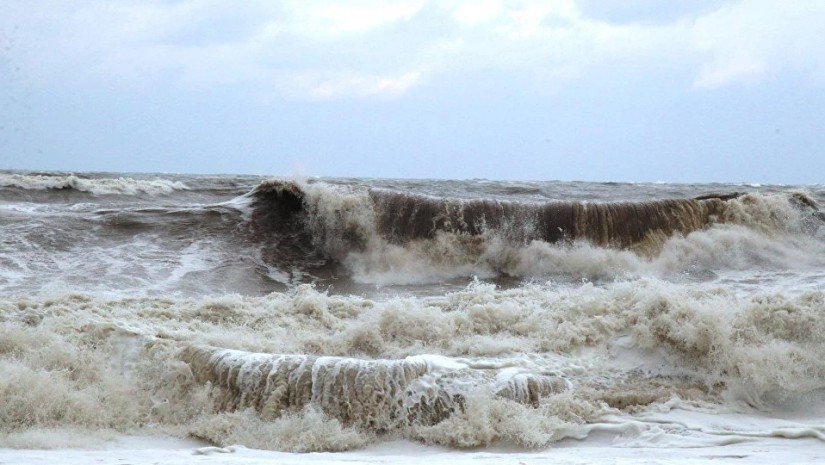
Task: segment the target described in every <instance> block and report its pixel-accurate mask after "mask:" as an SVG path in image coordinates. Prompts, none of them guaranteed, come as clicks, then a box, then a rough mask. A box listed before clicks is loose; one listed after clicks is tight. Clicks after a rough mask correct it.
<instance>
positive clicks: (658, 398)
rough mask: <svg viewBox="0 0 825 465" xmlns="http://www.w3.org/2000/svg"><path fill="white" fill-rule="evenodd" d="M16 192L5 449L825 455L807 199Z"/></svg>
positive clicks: (354, 190)
mask: <svg viewBox="0 0 825 465" xmlns="http://www.w3.org/2000/svg"><path fill="white" fill-rule="evenodd" d="M2 175H3V176H6V177H5V178H0V179H4V181H3V183H2V186H0V198H2V203H0V225H2V230H3V234H2V238H0V290H2V294H0V295H2V296H3V297H2V298H0V372H2V373H3V376H2V377H0V393H2V397H3V401H2V402H0V447H29V448H30V447H34V448H45V447H63V446H84V447H85V446H92V445H95V444H96V441H98V442H102V441H106V440H107V439H109V438H112V437H116V436H118V435H120V434H149V433H151V434H165V435H169V436H177V437H195V438H199V439H202V440H205V441H209V442H210V443H213V444H215V445H220V446H223V445H229V444H242V445H244V446H247V447H251V448H264V449H276V450H288V451H321V450H326V451H340V450H351V449H358V448H362V447H366V446H369V445H371V444H374V443H376V442H381V441H385V440H388V439H393V440H394V439H399V438H400V439H406V440H412V441H421V442H425V443H428V444H439V445H443V446H447V447H454V448H475V447H486V446H494V445H502V444H506V445H514V446H516V447H526V448H541V447H552V446H553V445H554V444H555V443H557V442H558V441H562V440H564V439H565V438H575V439H579V440H587V438H588V437H590V436H591V435H594V434H598V435H600V436H602V435H609V436H610V437H612V438H613V441H614V442H615V444H617V445H618V446H631V447H652V446H657V445H662V444H667V445H668V447H701V446H708V445H720V444H729V443H731V442H737V441H759V440H760V438H768V437H785V438H814V439H819V440H825V436H823V434H822V431H823V429H822V425H821V419H822V418H823V416H825V396H823V395H822V393H823V392H825V368H823V365H822V360H823V359H825V343H823V341H822V337H821V334H823V332H825V318H823V316H822V313H823V309H824V308H825V294H823V292H822V289H823V286H824V285H825V271H823V270H825V228H823V214H822V213H821V212H820V211H819V205H821V204H822V202H823V201H824V200H825V190H823V189H822V188H820V187H817V186H807V187H806V186H759V187H753V186H742V185H670V184H634V185H631V184H619V183H560V182H533V183H529V182H493V181H428V180H409V181H399V180H361V179H329V180H300V179H280V180H268V179H261V178H257V177H248V176H215V177H197V176H160V175H158V176H156V175H148V176H141V175H120V174H84V173H80V174H76V175H67V174H62V173H2ZM72 178H74V179H72ZM61 186H63V187H61ZM164 186H165V187H164ZM726 415H727V416H726ZM719 425H722V426H719ZM565 444H567V445H570V444H573V445H574V446H575V444H577V443H565Z"/></svg>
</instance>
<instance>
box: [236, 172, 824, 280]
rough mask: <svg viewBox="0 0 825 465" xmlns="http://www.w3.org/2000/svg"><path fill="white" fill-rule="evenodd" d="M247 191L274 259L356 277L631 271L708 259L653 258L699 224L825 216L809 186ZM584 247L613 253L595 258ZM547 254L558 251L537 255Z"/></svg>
mask: <svg viewBox="0 0 825 465" xmlns="http://www.w3.org/2000/svg"><path fill="white" fill-rule="evenodd" d="M248 199H249V202H250V205H251V207H252V215H251V220H252V221H251V224H252V227H253V229H255V230H256V231H257V233H258V235H259V237H260V238H261V239H262V240H265V241H270V242H272V243H273V244H275V245H274V246H273V247H270V248H269V250H270V252H271V253H270V255H269V258H270V261H271V262H281V263H283V262H284V257H285V256H287V255H288V254H292V255H290V258H291V263H295V261H296V260H299V259H300V257H307V258H312V259H313V260H315V262H316V263H318V262H320V261H324V260H326V261H330V262H337V263H342V264H343V265H344V266H345V267H347V269H348V272H349V274H350V275H351V276H352V277H353V278H354V279H355V280H356V281H357V282H364V283H376V284H415V283H424V282H440V281H445V280H449V279H452V278H457V277H467V276H480V277H485V278H492V277H496V276H512V277H527V276H537V275H542V274H547V273H548V272H549V273H553V272H554V271H555V272H560V273H562V274H567V275H569V274H571V273H570V272H571V271H572V272H573V273H572V274H573V275H575V276H574V277H575V278H578V277H582V278H590V277H593V276H592V275H593V273H592V272H588V271H586V270H585V269H583V268H582V267H584V268H588V269H589V268H593V267H594V266H595V267H599V268H606V269H612V268H615V265H617V264H618V267H619V268H620V269H623V270H625V271H630V272H634V271H638V270H641V269H643V268H647V269H649V268H651V266H652V268H662V267H665V268H674V267H675V268H678V267H679V266H681V265H679V263H682V262H686V261H688V262H695V261H696V260H704V259H702V258H701V255H704V254H702V253H700V252H701V250H700V249H707V247H706V246H702V247H699V249H697V250H695V251H694V252H695V253H690V254H689V255H688V256H684V254H682V255H683V256H684V258H683V259H682V258H677V261H678V262H679V263H677V264H675V265H673V266H671V265H670V264H668V263H660V264H653V265H651V260H652V261H654V262H655V261H661V260H664V261H667V262H673V256H672V252H673V251H674V250H675V249H679V248H684V244H685V241H686V240H685V239H683V238H687V237H691V236H692V235H693V234H696V233H697V232H700V231H709V230H715V228H719V227H721V226H723V225H731V226H732V227H738V228H741V229H740V230H739V231H738V232H736V233H735V234H732V235H731V234H728V236H735V237H734V239H733V240H735V241H737V242H753V243H755V242H758V241H759V240H758V238H754V237H753V234H757V235H763V236H776V235H779V236H782V235H799V234H803V235H805V234H806V235H812V234H815V233H816V231H818V230H819V227H820V226H821V225H822V220H823V216H822V213H821V212H819V210H818V207H817V205H816V203H815V202H814V201H813V200H812V199H810V198H809V197H807V196H805V195H804V194H801V193H790V194H769V195H762V194H742V193H730V194H708V195H703V196H700V197H696V198H692V199H668V200H648V201H636V202H610V203H590V202H581V201H575V202H564V201H549V202H516V201H506V200H498V199H460V198H441V197H433V196H427V195H420V194H413V193H407V192H399V191H394V190H388V189H381V188H371V189H370V188H366V187H361V186H341V185H329V184H324V183H299V182H293V181H268V182H264V183H262V184H260V185H259V186H258V187H257V188H256V189H254V190H253V191H252V192H251V193H250V194H249V195H248ZM710 235H711V236H718V237H721V236H725V233H724V230H720V231H715V232H714V233H713V234H710ZM717 239H718V238H717ZM717 239H713V238H706V239H700V240H698V241H694V242H708V241H710V242H714V241H716V240H717ZM722 240H729V239H722ZM688 242H689V241H688ZM714 243H715V242H714ZM680 244H681V245H680ZM706 245H707V244H706ZM722 245H724V244H720V248H722V249H724V247H722ZM596 251H600V252H596ZM625 251H627V252H625ZM663 253H664V254H665V255H666V256H665V257H664V258H663V255H662V254H663ZM560 255H564V257H561V258H560V257H559V256H560ZM581 255H598V256H604V257H602V259H599V258H598V257H591V258H593V259H592V260H588V259H586V258H584V259H583V258H582V257H580V256H581ZM722 255H724V256H728V255H729V254H722ZM537 257H538V258H537ZM541 257H545V258H547V260H539V261H541V262H542V263H538V262H537V260H538V259H540V258H541ZM554 257H555V258H554ZM577 257H578V258H577ZM691 257H694V258H691ZM773 259H774V258H772V257H765V258H764V260H767V261H770V260H773ZM560 260H561V261H562V262H565V263H560ZM736 260H739V259H738V258H735V259H734V261H736ZM758 260H763V259H761V258H760V259H758ZM606 261H607V262H611V263H612V264H611V263H606ZM572 262H577V263H578V264H575V263H572ZM585 262H586V263H585ZM588 263H590V265H588ZM605 265H606V266H605ZM576 269H578V270H579V271H578V272H576V271H575V270H576ZM597 274H598V273H597ZM608 274H610V273H608ZM613 275H614V276H615V274H613Z"/></svg>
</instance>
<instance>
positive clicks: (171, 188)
mask: <svg viewBox="0 0 825 465" xmlns="http://www.w3.org/2000/svg"><path fill="white" fill-rule="evenodd" d="M0 187H16V188H18V189H26V190H74V191H78V192H86V193H89V194H94V195H140V194H147V195H163V194H170V193H172V192H175V191H180V190H187V189H188V187H187V186H186V184H184V183H182V182H180V181H170V180H167V179H153V180H143V179H132V178H123V177H121V178H96V179H93V178H83V177H79V176H75V175H73V174H66V175H51V174H50V175H43V174H7V173H0Z"/></svg>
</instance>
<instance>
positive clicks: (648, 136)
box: [0, 0, 825, 184]
mask: <svg viewBox="0 0 825 465" xmlns="http://www.w3.org/2000/svg"><path fill="white" fill-rule="evenodd" d="M823 31H825V1H820V0H793V1H782V0H750V1H721V0H694V1H669V0H622V1H614V0H557V1H556V0H544V1H531V0H523V1H520V0H512V1H510V0H477V1H462V0H454V1H451V0H440V1H434V0H433V1H427V0H409V1H359V0H351V1H345V0H341V1H325V0H319V1H313V0H304V1H263V0H261V1H243V2H232V1H228V0H225V1H217V0H184V1H150V0H145V1H137V0H135V1H128V0H100V1H95V0H88V1H49V0H0V108H1V109H2V110H0V169H29V170H68V171H88V170H93V171H118V172H132V171H140V172H183V173H249V174H272V175H291V174H302V175H307V176H359V177H394V178H395V177H403V178H461V179H464V178H489V179H522V180H531V179H560V180H592V181H673V182H694V181H705V182H710V181H730V182H759V183H786V184H798V183H799V184H819V183H825V153H824V152H823V147H825V45H823V43H825V42H824V41H825V39H823V34H825V32H823Z"/></svg>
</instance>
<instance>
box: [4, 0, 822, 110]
mask: <svg viewBox="0 0 825 465" xmlns="http://www.w3.org/2000/svg"><path fill="white" fill-rule="evenodd" d="M617 3H618V2H612V1H607V0H604V1H598V0H578V1H577V0H557V1H533V0H522V1H511V0H481V1H462V0H451V1H450V0H448V1H427V0H407V1H405V0H400V1H393V2H386V1H372V0H354V1H350V2H337V1H325V0H319V1H313V2H304V1H290V0H285V1H281V2H269V1H250V2H244V3H243V4H236V3H230V2H219V1H211V0H184V1H178V2H170V1H127V0H107V1H100V0H91V1H83V2H37V3H36V4H32V3H30V2H24V1H5V2H3V3H2V4H0V13H2V14H0V28H2V31H3V35H2V36H1V37H2V39H0V40H3V42H4V43H5V46H4V47H2V49H0V54H2V57H3V62H5V63H6V66H7V67H12V66H13V67H15V68H16V69H20V70H22V71H21V72H22V73H25V75H26V77H27V78H28V80H30V81H31V82H32V83H33V84H32V85H49V86H54V85H57V86H62V87H65V88H78V87H80V88H84V87H103V88H113V89H117V90H123V89H133V90H136V91H140V90H142V89H153V88H157V87H167V86H172V87H173V88H175V89H183V90H191V91H209V90H213V89H221V88H224V87H227V86H228V87H232V86H237V87H249V88H254V89H255V91H254V92H253V94H254V96H255V97H256V98H259V99H264V100H267V99H287V100H310V101H313V100H336V99H362V98H367V99H376V98H377V99H397V98H401V97H404V96H407V95H409V94H414V93H416V92H421V91H422V89H427V88H429V87H433V86H437V85H438V83H439V82H444V81H450V82H460V81H461V80H463V79H470V80H471V79H472V76H473V75H474V74H475V73H479V72H496V73H502V74H504V75H511V76H514V77H515V76H517V77H518V79H521V80H524V79H526V81H527V82H529V83H530V85H531V86H534V88H535V90H536V91H538V92H547V93H554V92H560V91H563V89H564V88H565V87H566V86H568V85H570V84H571V83H575V82H576V81H579V80H586V79H594V78H598V77H599V76H601V75H605V74H607V73H613V74H615V73H616V71H617V70H619V71H624V72H625V74H622V73H621V72H620V73H619V75H624V76H628V77H627V79H637V80H640V81H644V80H645V79H648V78H649V77H650V74H654V75H655V74H656V73H658V72H660V71H661V72H663V73H665V72H676V73H678V75H680V76H684V80H685V82H684V85H685V87H686V88H689V89H693V90H695V91H708V90H713V89H719V88H723V87H726V86H735V85H743V84H744V85H749V84H753V83H758V82H762V81H766V80H771V79H774V78H775V77H776V76H777V75H783V74H791V75H793V76H794V77H795V79H798V80H799V82H800V83H802V84H803V85H811V86H821V85H822V84H823V83H825V48H823V47H821V46H818V45H817V44H818V42H819V40H820V39H819V36H820V35H821V30H822V25H823V24H825V3H823V2H819V1H816V0H798V1H794V2H783V3H781V4H780V3H777V2H775V1H770V0H750V1H738V2H724V1H710V0H708V1H697V2H676V5H671V6H670V7H663V6H662V5H661V2H653V1H651V0H633V1H628V2H621V5H620V6H617ZM688 3H689V5H686V4H688Z"/></svg>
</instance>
